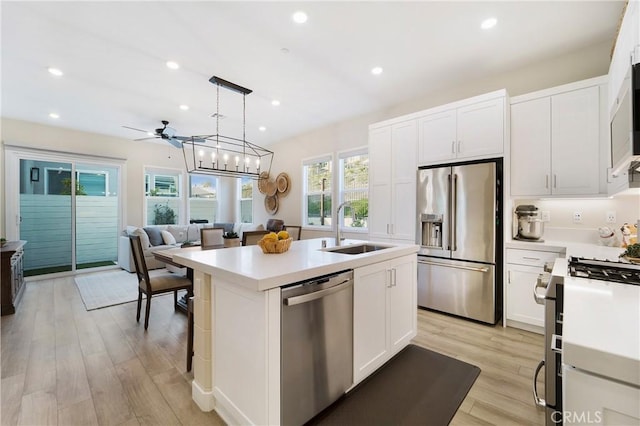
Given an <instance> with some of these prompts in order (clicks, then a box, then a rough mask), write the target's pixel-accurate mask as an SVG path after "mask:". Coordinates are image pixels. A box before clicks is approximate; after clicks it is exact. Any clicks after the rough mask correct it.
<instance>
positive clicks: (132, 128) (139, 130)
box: [122, 126, 149, 133]
mask: <svg viewBox="0 0 640 426" xmlns="http://www.w3.org/2000/svg"><path fill="white" fill-rule="evenodd" d="M122 127H124V128H125V129H131V130H137V131H138V132H145V133H149V131H148V130H142V129H136V128H135V127H129V126H122Z"/></svg>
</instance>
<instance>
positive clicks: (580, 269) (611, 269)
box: [569, 256, 640, 285]
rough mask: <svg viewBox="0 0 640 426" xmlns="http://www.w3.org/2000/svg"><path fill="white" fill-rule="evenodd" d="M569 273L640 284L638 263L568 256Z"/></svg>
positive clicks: (582, 276) (594, 278) (639, 266)
mask: <svg viewBox="0 0 640 426" xmlns="http://www.w3.org/2000/svg"><path fill="white" fill-rule="evenodd" d="M569 275H571V276H572V277H578V278H590V279H593V280H602V281H611V282H616V283H622V284H632V285H640V265H634V264H631V263H624V262H614V261H610V260H598V259H586V258H583V257H573V256H572V257H570V258H569Z"/></svg>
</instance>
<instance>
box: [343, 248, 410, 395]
mask: <svg viewBox="0 0 640 426" xmlns="http://www.w3.org/2000/svg"><path fill="white" fill-rule="evenodd" d="M416 262H417V259H416V256H415V255H412V256H405V257H400V258H397V259H393V260H389V261H386V262H381V263H376V264H374V265H369V266H365V267H362V268H357V269H355V270H354V289H353V292H354V297H353V300H354V306H353V327H354V332H353V360H354V369H353V375H354V377H353V379H354V384H357V383H358V382H360V381H361V380H362V379H364V378H365V377H367V376H368V375H369V374H371V373H372V372H373V371H375V370H376V369H377V368H378V367H380V366H381V365H382V364H384V363H385V362H386V361H388V360H389V359H390V358H391V357H392V356H393V355H395V354H396V353H397V352H399V351H400V350H401V349H402V348H404V347H405V346H406V345H407V344H409V342H410V341H411V339H412V338H414V337H415V335H416V331H417V315H418V313H417V301H416V292H417V282H416V281H417V277H416V267H417V263H416Z"/></svg>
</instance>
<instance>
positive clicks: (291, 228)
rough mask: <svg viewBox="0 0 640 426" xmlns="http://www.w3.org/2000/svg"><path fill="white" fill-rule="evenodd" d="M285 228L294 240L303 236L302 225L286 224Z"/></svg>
mask: <svg viewBox="0 0 640 426" xmlns="http://www.w3.org/2000/svg"><path fill="white" fill-rule="evenodd" d="M284 230H285V231H287V232H288V233H289V236H290V237H291V238H293V240H294V241H296V240H299V239H301V238H302V226H298V225H285V227H284Z"/></svg>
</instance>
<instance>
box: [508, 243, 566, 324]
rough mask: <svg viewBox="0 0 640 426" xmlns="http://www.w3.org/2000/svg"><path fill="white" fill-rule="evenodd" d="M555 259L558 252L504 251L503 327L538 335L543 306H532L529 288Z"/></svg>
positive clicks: (533, 301) (530, 289) (534, 304)
mask: <svg viewBox="0 0 640 426" xmlns="http://www.w3.org/2000/svg"><path fill="white" fill-rule="evenodd" d="M559 256H561V254H560V253H559V252H548V251H537V250H521V249H507V279H506V287H507V288H506V291H505V294H506V299H507V300H506V302H507V315H506V317H507V325H509V326H513V327H518V328H524V329H527V330H529V331H536V332H539V333H542V332H543V331H544V330H543V328H544V305H540V304H538V303H536V301H535V299H534V297H533V289H534V287H535V285H536V282H537V280H538V276H539V275H540V274H542V273H543V272H544V266H545V264H546V263H550V262H553V261H554V260H555V258H556V257H559ZM539 291H540V292H542V290H539ZM527 326H534V327H533V328H529V327H527Z"/></svg>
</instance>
